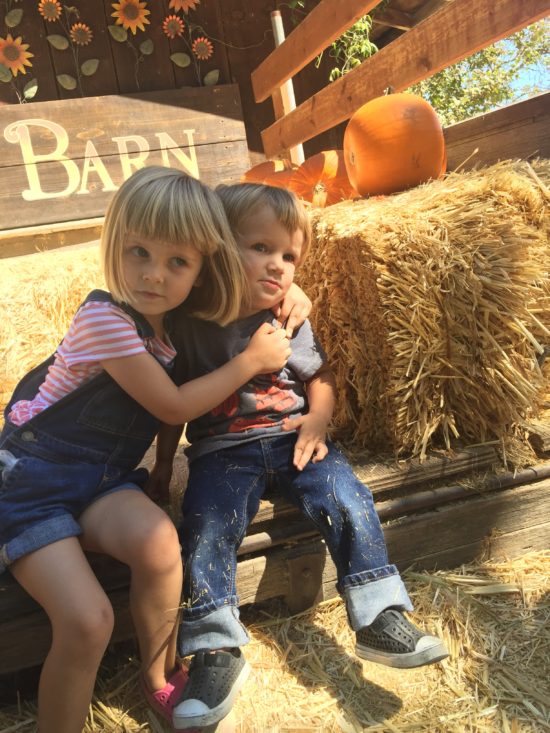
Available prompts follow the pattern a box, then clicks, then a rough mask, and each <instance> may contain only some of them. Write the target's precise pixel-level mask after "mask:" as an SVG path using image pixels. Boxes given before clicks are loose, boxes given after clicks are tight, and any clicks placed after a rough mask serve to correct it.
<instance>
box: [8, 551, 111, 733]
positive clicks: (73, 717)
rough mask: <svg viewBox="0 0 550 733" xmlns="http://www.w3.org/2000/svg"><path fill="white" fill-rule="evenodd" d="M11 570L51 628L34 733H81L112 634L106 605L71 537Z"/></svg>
mask: <svg viewBox="0 0 550 733" xmlns="http://www.w3.org/2000/svg"><path fill="white" fill-rule="evenodd" d="M11 570H12V573H13V575H14V576H15V578H16V579H17V581H18V582H19V583H20V584H21V585H22V586H23V587H24V588H25V589H26V590H27V592H28V593H29V594H30V595H31V596H32V597H33V598H34V599H35V600H36V601H38V603H40V605H41V606H42V607H43V608H44V610H45V611H46V613H47V614H48V617H49V619H50V621H51V624H52V645H51V648H50V651H49V652H48V656H47V658H46V661H45V662H44V666H43V667H42V672H41V675H40V684H39V688H38V727H39V731H40V733H81V731H82V728H83V727H84V723H85V721H86V716H87V714H88V708H89V705H90V702H91V699H92V693H93V689H94V683H95V679H96V674H97V670H98V667H99V664H100V662H101V658H102V657H103V654H104V652H105V649H106V647H107V644H108V643H109V639H110V638H111V634H112V630H113V611H112V608H111V605H110V603H109V599H108V598H107V596H106V595H105V593H104V591H103V589H102V588H101V586H100V585H99V583H98V581H97V579H96V577H95V575H94V573H93V572H92V570H91V568H90V565H89V564H88V561H87V560H86V557H85V556H84V553H83V552H82V548H81V546H80V543H79V542H78V540H77V539H76V538H75V537H69V538H67V539H64V540H60V541H58V542H54V543H53V544H51V545H47V546H46V547H43V548H42V549H40V550H37V551H36V552H33V553H31V554H30V555H27V556H25V557H23V558H21V559H20V560H18V561H17V562H16V563H14V565H13V566H12V568H11Z"/></svg>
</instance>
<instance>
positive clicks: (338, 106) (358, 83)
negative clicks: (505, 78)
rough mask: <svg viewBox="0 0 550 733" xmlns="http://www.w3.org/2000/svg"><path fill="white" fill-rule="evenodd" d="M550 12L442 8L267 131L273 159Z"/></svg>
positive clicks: (528, 5)
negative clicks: (388, 94)
mask: <svg viewBox="0 0 550 733" xmlns="http://www.w3.org/2000/svg"><path fill="white" fill-rule="evenodd" d="M549 10H550V5H549V2H548V0H522V2H521V3H518V2H517V0H461V2H454V3H452V4H450V5H449V6H447V7H443V8H442V9H441V10H439V11H438V12H436V13H434V15H432V16H430V17H429V18H427V19H426V20H424V21H423V22H422V23H420V24H419V25H418V26H416V27H415V28H413V29H412V30H411V31H409V32H408V33H405V34H404V35H402V36H401V37H400V38H398V39H396V40H395V41H393V42H392V43H390V44H389V45H388V46H385V47H384V48H383V49H382V50H381V51H379V52H378V53H376V54H375V55H374V56H372V57H371V58H369V59H367V60H366V61H364V62H363V63H362V64H361V65H360V66H358V67H357V68H356V69H354V70H353V71H351V72H350V73H349V74H346V75H345V76H343V77H342V78H340V79H338V80H337V81H335V82H333V83H332V84H330V85H329V86H327V87H325V88H324V89H322V90H321V91H319V92H317V94H314V95H313V96H312V97H310V99H308V100H306V101H305V102H303V103H302V104H301V105H299V106H298V107H297V108H296V109H295V110H294V111H293V112H291V113H290V114H288V115H286V116H285V117H284V118H282V119H281V120H278V121H277V122H275V123H274V124H273V125H271V126H270V127H268V128H267V129H266V130H264V131H263V132H262V141H263V145H264V151H265V154H266V156H267V157H274V156H275V155H277V153H278V152H279V150H282V149H285V148H289V147H292V146H293V145H296V144H297V143H300V142H304V141H305V140H309V139H310V138H312V137H314V136H315V135H318V134H319V133H320V132H323V131H324V130H328V129H329V128H331V127H333V126H334V125H337V124H338V123H340V122H342V121H344V120H346V119H349V117H351V115H352V114H353V113H354V112H355V110H356V109H357V108H358V107H360V106H361V105H362V104H364V103H365V102H367V101H369V99H373V98H374V97H378V96H380V95H382V94H383V92H384V89H386V88H387V87H388V86H391V87H393V89H394V90H395V91H402V90H404V89H407V88H408V87H410V86H411V85H412V84H415V83H417V82H419V81H422V79H426V78H427V77H429V76H432V75H433V74H435V73H436V72H438V71H441V69H444V68H445V67H447V66H450V65H451V64H454V63H456V62H458V61H460V60H461V59H463V58H466V57H467V56H470V55H471V54H473V53H475V52H476V51H479V50H480V49H481V48H484V47H485V46H488V45H490V44H492V43H494V42H496V41H498V40H500V39H501V38H504V37H506V36H508V35H510V34H512V33H514V32H515V31H517V30H519V29H521V28H523V27H525V26H526V25H529V24H530V23H533V22H535V21H536V20H539V19H540V18H543V17H545V16H546V15H547V14H548V12H549ZM297 30H299V28H298V29H297ZM289 38H290V36H289ZM281 48H283V46H281Z"/></svg>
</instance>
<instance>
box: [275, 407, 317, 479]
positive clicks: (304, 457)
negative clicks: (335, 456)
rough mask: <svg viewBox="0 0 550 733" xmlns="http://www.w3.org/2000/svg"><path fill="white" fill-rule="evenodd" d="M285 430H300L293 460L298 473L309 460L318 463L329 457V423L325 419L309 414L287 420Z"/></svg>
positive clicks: (284, 425)
mask: <svg viewBox="0 0 550 733" xmlns="http://www.w3.org/2000/svg"><path fill="white" fill-rule="evenodd" d="M283 430H298V440H297V441H296V445H295V446H294V458H293V463H294V465H295V466H296V468H297V469H298V471H302V470H303V469H304V468H305V467H306V465H307V463H308V461H309V460H311V461H312V463H318V462H319V461H322V460H323V458H324V457H325V456H326V455H327V453H328V448H327V444H326V436H327V423H326V420H325V419H324V418H322V417H320V416H318V415H315V413H313V412H309V413H308V414H307V415H301V416H299V417H293V418H289V419H288V420H285V422H284V424H283Z"/></svg>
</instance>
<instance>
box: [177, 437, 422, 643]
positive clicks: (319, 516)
mask: <svg viewBox="0 0 550 733" xmlns="http://www.w3.org/2000/svg"><path fill="white" fill-rule="evenodd" d="M295 443H296V434H285V435H281V436H277V437H269V438H260V439H258V440H254V441H251V442H249V443H242V444H241V445H239V446H237V447H235V448H229V449H225V450H221V451H217V452H215V453H208V454H206V455H204V456H202V457H200V458H197V459H196V460H194V461H193V462H192V463H191V465H190V470H189V482H188V485H187V489H186V492H185V495H184V500H183V520H182V524H181V526H180V539H181V543H182V548H183V560H184V566H185V571H184V572H185V575H184V607H183V611H182V622H181V626H180V633H179V641H178V651H179V653H180V654H181V655H182V656H186V655H188V654H193V653H194V652H196V651H198V650H199V649H218V648H221V647H235V646H242V645H243V644H246V643H247V641H248V634H247V633H246V630H245V629H244V626H243V625H242V624H241V623H240V621H239V612H238V603H239V601H238V597H237V591H236V582H235V580H236V571H237V548H238V547H239V545H240V543H241V542H242V539H243V537H244V535H245V532H246V529H247V527H248V525H249V524H250V522H251V520H252V519H253V517H254V515H255V514H256V512H257V511H258V508H259V505H260V499H261V497H262V494H263V493H264V491H265V490H266V489H267V488H275V489H277V490H278V491H279V492H281V493H282V494H284V496H286V498H288V499H289V500H290V501H291V502H292V503H293V504H295V505H296V506H298V507H299V508H300V509H301V511H302V512H303V513H304V514H305V515H306V516H308V517H309V518H310V519H312V520H313V522H314V523H315V525H316V526H317V528H318V530H319V532H320V533H321V534H322V536H323V538H324V540H325V542H326V544H327V547H328V549H329V552H330V554H331V557H332V559H333V562H334V564H335V566H336V569H337V575H338V583H337V588H338V591H339V592H340V593H341V594H342V595H343V596H344V598H345V601H346V607H347V611H348V617H349V620H350V624H351V626H352V628H353V629H354V630H358V629H360V628H362V627H363V626H367V625H369V624H370V623H372V621H373V620H374V619H375V618H376V616H377V615H378V614H379V613H380V612H381V611H383V610H384V609H385V608H389V607H390V606H391V607H395V608H400V609H402V610H409V611H410V610H412V604H411V602H410V599H409V596H408V594H407V591H406V590H405V587H404V585H403V581H402V580H401V577H400V575H399V573H398V571H397V568H396V567H395V565H390V564H388V556H387V550H386V544H385V542H384V536H383V534H382V528H381V526H380V521H379V519H378V515H377V514H376V511H375V509H374V503H373V499H372V494H371V492H370V491H369V490H368V488H367V487H366V486H365V485H364V484H362V483H361V482H360V481H359V480H358V479H357V478H356V477H355V475H354V473H353V471H352V470H351V467H350V465H349V463H348V462H347V460H346V458H345V457H344V456H343V455H342V453H341V452H340V451H339V450H338V449H337V448H336V447H335V446H334V445H333V444H332V443H330V442H329V443H328V448H329V453H328V455H327V457H326V458H325V459H324V460H323V461H321V462H319V463H311V462H310V463H308V464H307V466H306V467H305V468H304V470H303V471H297V470H296V468H295V467H294V466H293V464H292V458H293V453H294V445H295Z"/></svg>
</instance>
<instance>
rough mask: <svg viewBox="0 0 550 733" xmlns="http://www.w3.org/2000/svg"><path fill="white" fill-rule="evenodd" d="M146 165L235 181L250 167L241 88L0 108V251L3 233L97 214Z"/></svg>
mask: <svg viewBox="0 0 550 733" xmlns="http://www.w3.org/2000/svg"><path fill="white" fill-rule="evenodd" d="M144 165H166V166H170V167H173V168H179V169H181V170H184V171H186V172H187V173H188V174H189V175H191V176H194V177H196V178H200V180H201V181H203V182H204V183H206V184H208V185H212V186H215V185H217V184H219V183H232V182H235V181H238V180H239V178H240V176H241V174H242V173H243V172H244V171H245V170H246V169H247V168H248V167H249V158H248V148H247V144H246V135H245V128H244V124H243V121H242V114H241V105H240V99H239V93H238V87H237V86H236V85H227V86H219V87H185V88H183V89H172V90H168V91H158V92H148V93H141V94H136V95H124V96H103V97H85V98H82V99H71V100H58V101H53V102H37V103H31V104H22V105H6V106H2V107H0V231H3V236H2V237H1V238H0V249H1V248H2V240H3V239H4V240H5V238H6V235H8V236H9V234H10V230H14V229H20V228H23V227H25V228H26V227H36V226H37V225H50V224H54V223H59V222H76V221H79V222H81V220H87V219H93V218H94V217H101V216H103V214H104V213H105V209H106V206H107V204H108V202H109V200H110V199H111V197H112V195H113V192H114V191H116V189H117V188H118V187H119V186H120V184H121V183H122V182H123V181H124V180H125V179H126V178H128V176H130V175H131V174H132V172H133V171H135V170H137V169H138V168H140V167H142V166H144ZM0 256H1V253H0Z"/></svg>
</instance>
